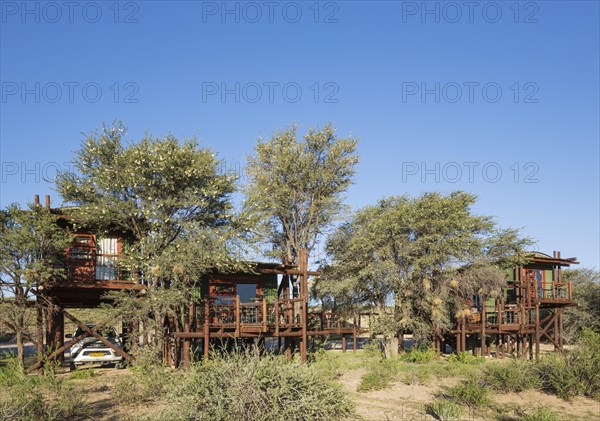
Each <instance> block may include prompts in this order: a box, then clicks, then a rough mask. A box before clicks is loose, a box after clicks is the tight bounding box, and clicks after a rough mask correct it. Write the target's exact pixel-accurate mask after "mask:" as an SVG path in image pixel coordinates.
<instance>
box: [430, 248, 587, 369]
mask: <svg viewBox="0 0 600 421" xmlns="http://www.w3.org/2000/svg"><path fill="white" fill-rule="evenodd" d="M527 260H528V263H527V264H524V265H517V266H515V267H514V268H513V269H512V270H510V271H508V286H507V288H504V289H503V291H502V294H501V295H500V296H499V297H486V296H481V295H480V296H476V297H474V299H473V300H472V302H471V311H470V312H468V313H470V314H466V315H463V316H462V317H460V318H457V320H456V321H455V327H454V329H453V330H452V332H451V334H450V335H448V336H447V337H446V338H445V339H444V341H443V342H445V343H446V344H449V345H450V346H451V347H452V348H453V349H454V350H455V351H456V352H461V351H467V350H472V351H473V353H474V354H478V355H491V354H492V353H494V354H495V355H496V356H498V357H504V356H505V355H516V356H520V357H526V356H529V358H534V356H535V358H536V359H537V358H539V355H540V345H541V343H542V342H544V341H547V342H550V343H551V344H553V346H554V350H555V351H562V350H563V333H562V332H563V311H564V309H565V308H566V307H571V306H576V305H577V303H576V302H575V301H573V288H572V284H571V282H565V281H564V280H563V279H562V269H563V268H564V267H569V266H570V265H573V264H577V263H578V262H577V259H576V258H562V257H561V255H560V252H554V253H553V255H552V256H549V255H547V254H544V253H539V252H536V253H531V254H530V255H529V256H528V258H527ZM443 342H442V341H437V342H436V344H437V345H438V346H443V345H444V344H443Z"/></svg>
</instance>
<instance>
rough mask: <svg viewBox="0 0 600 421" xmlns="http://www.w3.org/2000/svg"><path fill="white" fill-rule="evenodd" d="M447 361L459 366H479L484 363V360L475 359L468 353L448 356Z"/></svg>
mask: <svg viewBox="0 0 600 421" xmlns="http://www.w3.org/2000/svg"><path fill="white" fill-rule="evenodd" d="M448 361H449V362H451V363H459V364H481V363H483V362H485V358H481V357H476V356H474V355H473V354H471V353H470V352H466V351H465V352H459V353H458V354H450V355H449V356H448Z"/></svg>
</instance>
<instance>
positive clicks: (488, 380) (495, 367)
mask: <svg viewBox="0 0 600 421" xmlns="http://www.w3.org/2000/svg"><path fill="white" fill-rule="evenodd" d="M482 378H483V383H484V384H486V385H487V386H489V387H490V388H491V389H493V390H495V391H497V392H517V393H518V392H522V391H524V390H530V389H537V388H539V387H540V386H541V381H540V379H539V377H538V376H537V374H536V372H535V370H534V368H533V365H532V364H531V363H530V362H528V361H525V360H521V359H517V358H512V359H511V360H510V361H508V362H506V363H503V364H501V363H498V364H489V365H487V366H486V367H485V368H484V369H483V374H482Z"/></svg>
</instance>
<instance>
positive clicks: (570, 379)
mask: <svg viewBox="0 0 600 421" xmlns="http://www.w3.org/2000/svg"><path fill="white" fill-rule="evenodd" d="M598 367H600V334H599V333H597V332H594V331H592V330H590V329H583V330H582V332H581V337H580V339H579V341H578V343H577V347H576V348H575V350H573V351H572V352H571V353H569V354H567V355H566V356H564V357H563V356H560V355H549V356H546V357H545V358H542V359H541V360H540V361H539V362H538V363H537V364H536V366H535V371H536V372H537V374H538V376H539V378H540V379H541V383H542V388H543V389H544V390H546V391H547V392H550V393H554V394H556V395H557V396H559V397H561V398H563V399H565V400H570V399H572V398H573V397H575V396H577V395H583V396H588V397H590V398H592V399H597V400H599V399H600V370H598Z"/></svg>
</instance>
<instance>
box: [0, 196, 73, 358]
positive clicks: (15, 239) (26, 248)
mask: <svg viewBox="0 0 600 421" xmlns="http://www.w3.org/2000/svg"><path fill="white" fill-rule="evenodd" d="M68 244H69V238H68V235H67V233H66V232H65V231H64V230H63V229H62V228H60V227H59V225H58V224H57V217H56V215H54V214H52V213H51V212H50V210H48V209H46V208H42V207H40V206H34V205H31V206H29V208H28V209H26V210H21V209H20V208H19V207H18V206H17V205H16V204H13V205H10V206H9V207H7V208H6V209H5V210H2V211H0V299H1V303H0V306H1V309H0V323H2V324H3V325H5V326H6V327H8V328H9V329H10V330H11V331H13V332H14V333H15V334H16V339H17V350H18V357H19V360H20V361H21V364H22V363H23V361H24V350H23V339H24V336H28V337H29V338H32V337H33V336H32V335H31V333H30V332H28V327H29V323H28V320H27V314H28V313H27V307H28V304H29V303H28V301H30V300H31V299H32V298H33V295H32V293H33V292H37V291H38V289H39V288H40V287H41V286H42V285H43V284H44V283H45V282H47V281H49V280H59V279H63V278H64V277H65V276H66V270H65V267H64V259H63V253H64V250H65V248H66V247H67V246H68Z"/></svg>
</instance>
